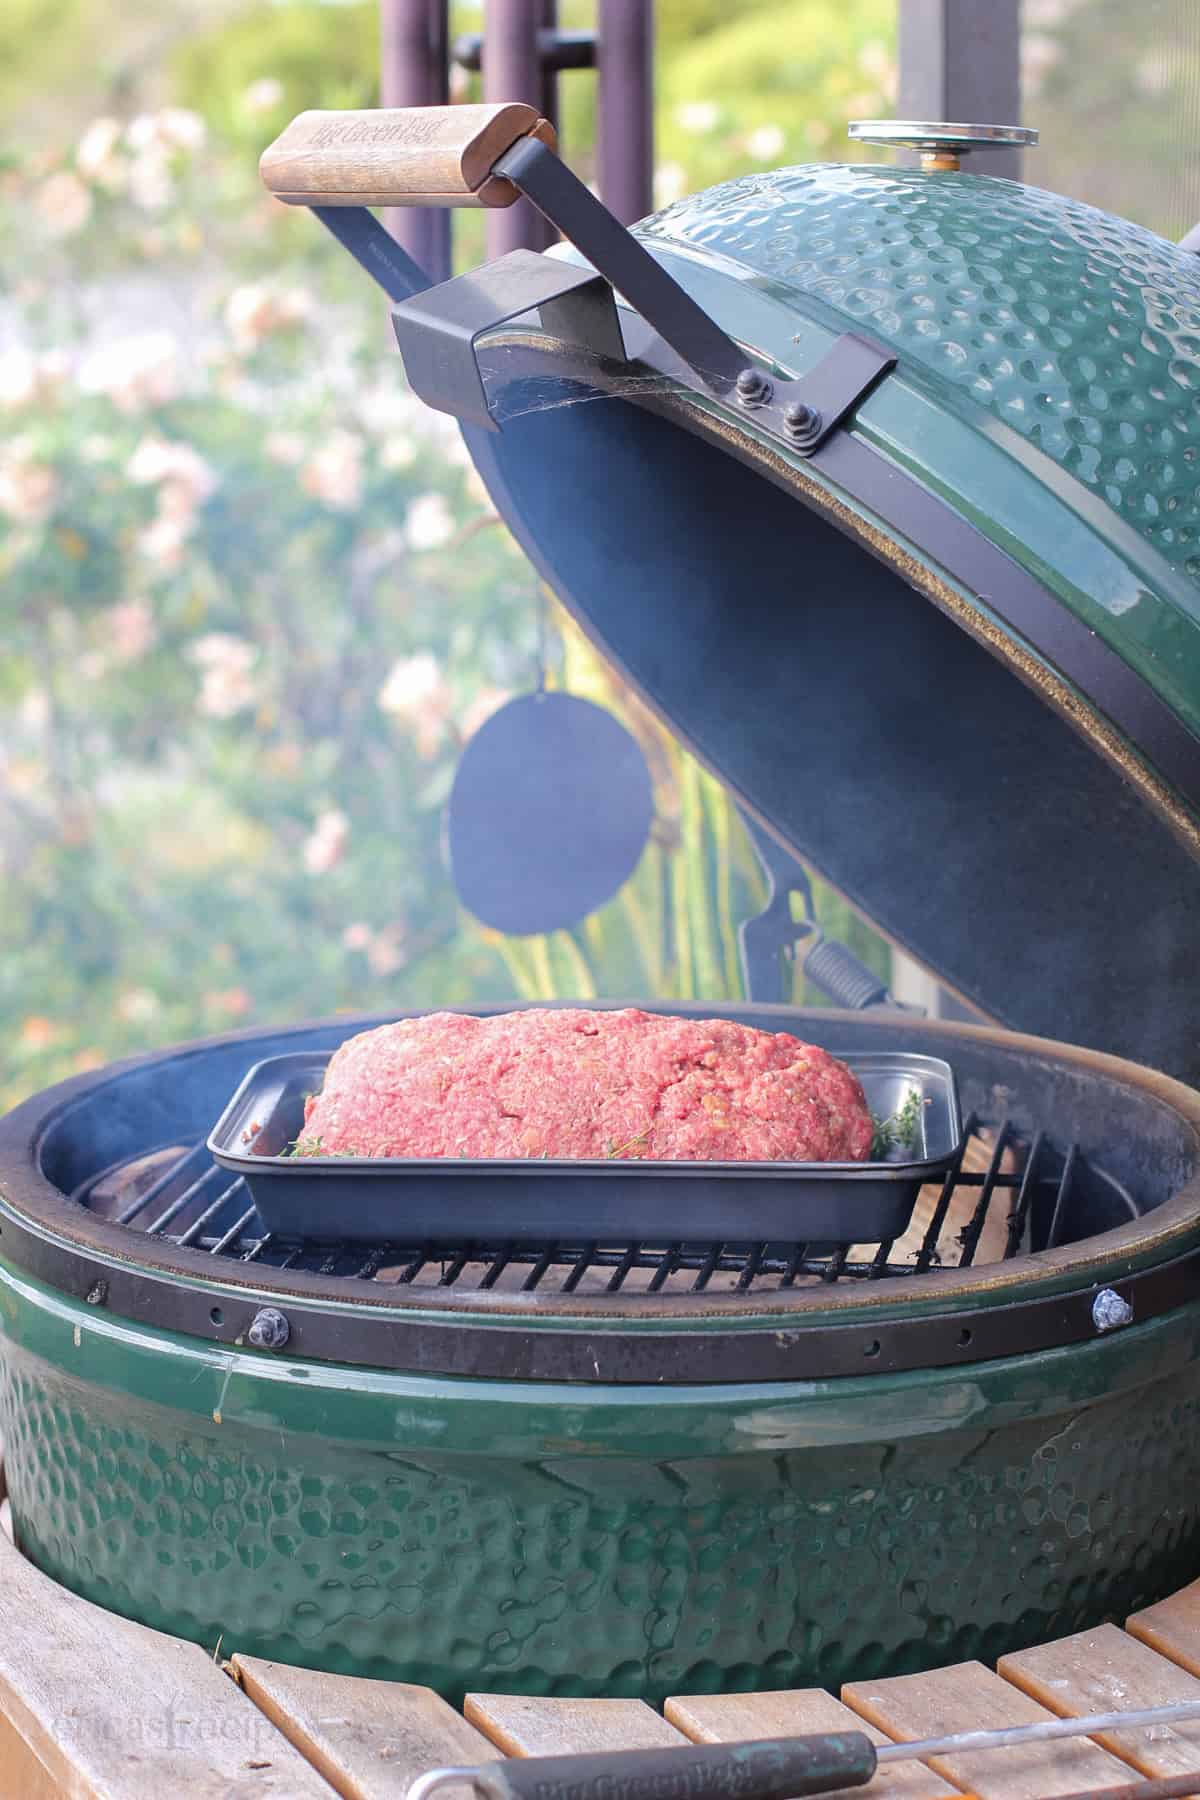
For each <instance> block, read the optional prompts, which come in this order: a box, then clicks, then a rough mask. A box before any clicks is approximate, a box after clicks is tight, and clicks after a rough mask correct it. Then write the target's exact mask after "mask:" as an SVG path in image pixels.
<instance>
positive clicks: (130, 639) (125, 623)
mask: <svg viewBox="0 0 1200 1800" xmlns="http://www.w3.org/2000/svg"><path fill="white" fill-rule="evenodd" d="M100 618H101V621H102V623H103V625H104V629H105V632H106V635H107V640H108V642H107V648H108V650H109V652H110V653H111V655H112V656H113V657H114V659H115V660H116V661H117V662H119V663H129V662H136V661H137V660H138V658H139V657H141V656H145V654H146V652H147V650H149V649H150V648H151V646H152V645H153V643H154V640H155V637H156V636H157V633H156V631H155V629H154V614H153V612H152V611H151V609H150V607H149V606H148V605H147V603H146V601H145V600H121V601H119V602H118V603H117V605H116V606H110V607H108V608H107V610H106V611H105V612H102V613H101V615H100Z"/></svg>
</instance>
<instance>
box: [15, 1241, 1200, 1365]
mask: <svg viewBox="0 0 1200 1800" xmlns="http://www.w3.org/2000/svg"><path fill="white" fill-rule="evenodd" d="M0 1246H2V1247H3V1254H4V1259H5V1261H6V1262H8V1263H9V1264H11V1265H12V1266H14V1267H15V1268H17V1269H20V1270H23V1271H24V1272H26V1273H27V1274H29V1275H31V1276H33V1277H34V1279H35V1280H38V1281H42V1282H45V1283H46V1284H47V1285H48V1286H51V1287H53V1288H55V1289H56V1290H58V1291H59V1292H61V1293H63V1294H66V1295H67V1296H68V1297H70V1298H73V1299H75V1300H77V1301H80V1302H86V1303H87V1304H89V1305H91V1306H93V1307H95V1308H96V1310H97V1313H98V1314H101V1313H109V1312H110V1313H113V1314H116V1315H117V1316H118V1317H120V1318H122V1319H126V1320H133V1321H136V1322H138V1323H141V1324H145V1325H149V1326H154V1327H158V1328H160V1329H164V1330H170V1331H176V1332H184V1333H186V1334H187V1335H189V1336H192V1337H195V1338H199V1339H202V1340H206V1341H208V1342H210V1343H212V1344H213V1345H214V1346H217V1345H219V1346H222V1347H224V1348H243V1347H246V1346H248V1345H249V1344H251V1343H252V1342H253V1339H252V1338H251V1336H250V1333H251V1327H252V1326H253V1324H254V1321H255V1318H256V1316H257V1315H258V1314H259V1312H260V1309H261V1308H262V1306H263V1304H264V1302H265V1301H266V1300H267V1298H268V1295H267V1294H266V1293H264V1294H262V1295H255V1294H254V1293H253V1292H249V1293H247V1292H246V1291H245V1290H242V1291H240V1292H235V1293H230V1292H229V1291H228V1290H222V1289H221V1288H220V1287H218V1286H217V1285H215V1284H214V1285H212V1286H206V1285H200V1284H195V1285H191V1286H186V1285H182V1284H180V1283H179V1282H178V1281H176V1280H173V1279H171V1278H170V1277H169V1276H164V1275H160V1274H155V1273H152V1272H151V1271H149V1270H147V1269H146V1268H144V1267H142V1266H134V1265H123V1264H119V1263H114V1262H111V1261H100V1260H98V1259H96V1258H95V1257H93V1256H89V1255H81V1254H80V1253H79V1252H78V1251H77V1250H75V1249H71V1248H69V1247H67V1246H66V1245H64V1244H62V1243H61V1242H58V1241H56V1240H54V1239H51V1238H48V1237H46V1236H45V1235H44V1234H42V1233H41V1232H38V1231H36V1230H33V1229H31V1228H30V1227H29V1226H28V1224H27V1223H26V1222H24V1221H23V1220H22V1219H21V1218H20V1217H19V1216H18V1215H16V1214H14V1213H13V1212H12V1211H10V1210H9V1209H7V1208H0ZM676 1253H677V1254H682V1253H683V1247H682V1246H679V1247H678V1248H677V1251H676ZM377 1254H379V1255H380V1256H381V1258H382V1257H383V1256H386V1254H387V1248H386V1247H381V1250H380V1252H378V1253H377ZM331 1256H336V1251H333V1250H331ZM632 1261H633V1255H632V1254H629V1262H630V1265H631V1266H632ZM272 1272H273V1271H270V1270H268V1269H264V1270H263V1275H264V1277H265V1278H266V1279H265V1281H264V1286H266V1285H267V1283H269V1279H270V1274H271V1273H272ZM213 1273H214V1275H216V1274H217V1270H215V1269H214V1271H213ZM1099 1291H1100V1290H1098V1289H1097V1288H1096V1287H1094V1286H1088V1287H1085V1288H1081V1289H1078V1290H1076V1291H1075V1292H1072V1293H1065V1294H1055V1295H1050V1296H1048V1297H1045V1296H1044V1297H1042V1298H1038V1299H1033V1300H1027V1301H1023V1302H1018V1303H1016V1304H1013V1305H1007V1306H992V1307H984V1308H977V1309H972V1310H971V1311H964V1312H947V1313H938V1314H936V1315H933V1316H926V1315H914V1314H910V1315H908V1316H901V1317H893V1318H887V1319H880V1320H871V1321H865V1320H861V1319H860V1320H858V1321H856V1322H854V1323H851V1324H844V1325H842V1324H839V1325H816V1326H803V1325H793V1324H791V1323H787V1322H784V1321H781V1320H778V1319H776V1320H775V1321H774V1322H773V1323H772V1325H771V1327H770V1329H767V1330H763V1329H754V1328H751V1327H741V1326H738V1325H735V1324H734V1323H733V1322H732V1321H728V1320H727V1321H725V1322H724V1323H722V1324H718V1323H717V1322H716V1321H710V1322H709V1324H708V1326H707V1328H701V1329H694V1330H678V1331H672V1332H670V1333H662V1332H658V1331H654V1330H638V1329H637V1327H636V1326H631V1325H630V1323H629V1321H628V1320H627V1319H624V1320H622V1321H620V1323H619V1324H614V1325H613V1326H612V1327H606V1326H605V1325H604V1324H603V1323H602V1322H601V1321H599V1320H596V1319H588V1320H586V1321H581V1322H580V1325H579V1327H578V1328H577V1329H562V1330H556V1329H547V1328H544V1327H543V1328H539V1329H537V1330H530V1328H529V1325H528V1324H527V1323H525V1322H523V1321H520V1320H517V1319H514V1318H512V1317H509V1318H507V1319H503V1320H501V1319H498V1320H497V1321H496V1322H495V1323H491V1322H483V1321H481V1320H480V1319H479V1318H477V1317H470V1318H468V1317H464V1316H462V1315H461V1314H460V1315H448V1314H446V1313H442V1314H441V1315H440V1316H430V1315H428V1314H425V1315H420V1314H418V1315H417V1316H415V1317H413V1316H407V1317H406V1316H401V1315H398V1314H397V1313H396V1312H395V1311H387V1310H384V1307H383V1306H379V1305H376V1306H361V1305H360V1306H353V1307H348V1308H345V1309H338V1310H334V1309H331V1308H325V1307H317V1306H312V1305H309V1304H305V1303H304V1302H303V1301H302V1300H297V1301H289V1300H286V1299H281V1298H280V1296H279V1295H278V1292H277V1291H275V1292H272V1293H270V1295H269V1298H270V1302H271V1305H272V1307H273V1308H279V1307H286V1313H285V1315H284V1316H285V1318H286V1321H287V1334H286V1337H285V1340H284V1343H285V1345H286V1354H287V1356H288V1358H289V1359H295V1358H299V1359H302V1360H311V1361H315V1362H338V1363H348V1364H354V1365H358V1366H362V1367H370V1368H379V1369H396V1370H403V1371H405V1372H407V1373H410V1374H414V1375H444V1376H464V1377H465V1376H469V1377H472V1378H474V1379H479V1378H480V1373H481V1371H486V1377H487V1378H488V1379H493V1380H515V1381H587V1382H601V1383H614V1384H626V1383H629V1384H635V1383H668V1382H669V1383H672V1384H689V1385H697V1384H701V1385H702V1384H707V1383H730V1382H760V1381H805V1380H819V1379H829V1378H833V1377H839V1376H853V1375H871V1374H878V1373H882V1372H889V1371H890V1372H897V1371H903V1370H907V1369H938V1368H954V1367H964V1366H967V1365H970V1364H974V1363H980V1362H987V1361H990V1360H993V1359H995V1358H998V1357H1007V1356H1018V1355H1027V1354H1028V1353H1029V1352H1030V1351H1034V1350H1049V1349H1056V1348H1059V1347H1061V1346H1063V1345H1067V1344H1084V1343H1088V1342H1091V1341H1094V1340H1096V1339H1097V1338H1099V1337H1100V1336H1101V1335H1103V1332H1104V1330H1105V1327H1102V1326H1101V1325H1099V1324H1098V1323H1097V1316H1096V1299H1097V1294H1098V1292H1099ZM1105 1291H1106V1292H1115V1293H1116V1294H1117V1295H1118V1296H1119V1298H1120V1300H1122V1301H1124V1302H1125V1303H1126V1305H1127V1306H1129V1307H1130V1308H1131V1309H1132V1311H1131V1319H1130V1321H1129V1322H1130V1325H1137V1324H1146V1323H1147V1322H1149V1321H1150V1320H1152V1319H1155V1318H1157V1317H1159V1316H1160V1315H1162V1314H1164V1313H1167V1312H1171V1311H1174V1309H1175V1308H1176V1307H1179V1306H1183V1305H1186V1304H1187V1303H1189V1302H1193V1301H1195V1300H1196V1299H1197V1298H1200V1250H1193V1251H1191V1252H1189V1253H1188V1254H1186V1255H1184V1256H1182V1257H1179V1258H1177V1259H1175V1260H1174V1261H1172V1262H1169V1263H1165V1264H1160V1265H1158V1266H1157V1267H1154V1268H1150V1269H1146V1270H1143V1271H1140V1272H1138V1273H1136V1274H1132V1275H1130V1276H1128V1277H1126V1278H1124V1279H1121V1280H1119V1281H1117V1282H1116V1283H1115V1284H1114V1287H1113V1288H1112V1289H1109V1290H1105ZM386 1293H387V1290H386V1289H384V1290H383V1293H382V1295H379V1298H381V1299H384V1300H386ZM431 1303H432V1304H436V1301H435V1300H434V1296H433V1295H431ZM281 1348H283V1346H281Z"/></svg>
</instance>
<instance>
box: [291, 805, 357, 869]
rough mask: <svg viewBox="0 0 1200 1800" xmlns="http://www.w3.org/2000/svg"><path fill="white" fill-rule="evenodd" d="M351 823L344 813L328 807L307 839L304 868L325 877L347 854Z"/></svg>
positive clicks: (304, 851)
mask: <svg viewBox="0 0 1200 1800" xmlns="http://www.w3.org/2000/svg"><path fill="white" fill-rule="evenodd" d="M349 839H350V821H349V819H348V818H347V817H346V815H345V813H344V812H339V811H338V810H337V808H336V807H328V808H327V809H326V810H325V811H324V812H323V813H321V814H320V815H319V816H318V818H317V822H316V825H315V826H314V828H313V831H312V835H311V836H310V837H308V838H306V839H305V842H304V850H303V852H302V854H303V857H304V866H305V868H306V869H307V870H308V872H309V874H310V875H324V874H326V873H327V872H328V871H329V870H330V869H332V868H335V867H336V865H337V864H338V863H340V862H341V860H342V857H343V856H344V855H345V854H346V845H347V843H348V842H349Z"/></svg>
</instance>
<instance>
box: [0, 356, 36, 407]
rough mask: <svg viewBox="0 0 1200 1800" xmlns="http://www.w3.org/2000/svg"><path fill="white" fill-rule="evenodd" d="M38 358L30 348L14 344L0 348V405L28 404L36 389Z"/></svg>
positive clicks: (19, 405) (34, 395)
mask: <svg viewBox="0 0 1200 1800" xmlns="http://www.w3.org/2000/svg"><path fill="white" fill-rule="evenodd" d="M37 377H38V359H37V357H36V356H34V354H33V352H32V351H31V350H25V349H22V348H21V346H20V345H18V344H14V345H13V346H12V347H11V349H8V350H0V406H4V407H10V408H14V409H15V408H17V407H21V406H28V405H29V403H30V401H31V400H33V399H34V398H35V397H36V395H37V391H38V379H37Z"/></svg>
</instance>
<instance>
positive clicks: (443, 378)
mask: <svg viewBox="0 0 1200 1800" xmlns="http://www.w3.org/2000/svg"><path fill="white" fill-rule="evenodd" d="M531 312H537V313H539V314H540V316H541V320H542V323H543V325H544V326H545V328H546V330H547V331H550V332H553V333H554V334H555V335H556V336H561V337H564V338H566V339H567V340H568V341H569V342H571V343H573V344H578V345H579V346H580V348H581V349H586V350H588V351H589V352H590V353H591V354H592V355H595V356H600V357H604V358H606V359H609V360H613V361H617V362H624V361H625V354H626V353H625V342H624V339H623V337H622V335H621V325H620V320H619V319H618V317H617V308H616V304H615V302H614V300H613V292H612V288H611V287H610V286H609V284H608V282H607V281H605V280H604V278H603V276H600V275H597V274H596V273H595V271H594V270H592V269H576V268H572V266H571V265H570V263H564V262H560V261H559V260H558V259H557V258H556V257H551V256H540V255H539V254H538V253H537V251H536V250H511V251H510V252H509V254H508V255H507V256H501V257H498V258H497V259H496V261H495V262H490V263H487V264H485V265H484V267H483V268H481V269H474V270H472V272H471V273H470V274H469V275H456V276H455V277H454V278H453V280H451V281H444V282H442V283H441V285H440V286H439V287H434V288H427V289H426V291H425V292H424V293H423V294H417V295H415V296H414V297H413V298H412V299H410V300H406V301H404V302H403V304H402V305H400V306H397V307H395V308H394V309H393V312H392V324H393V326H394V329H395V332H396V342H397V343H398V344H399V346H400V354H401V355H402V356H403V358H404V367H405V370H406V372H407V374H408V379H409V382H410V383H411V385H412V389H413V392H414V393H415V394H417V395H419V397H420V398H421V399H422V400H424V401H425V403H426V405H428V406H432V407H434V408H435V409H436V410H437V411H438V412H448V413H453V415H454V417H455V418H456V419H461V420H462V421H463V423H464V424H469V425H480V426H483V427H484V429H485V430H489V431H496V430H498V429H499V427H498V426H497V424H496V421H495V419H494V418H493V416H492V414H491V411H490V409H489V406H488V397H487V389H486V387H485V386H484V380H483V374H482V371H481V370H480V367H479V359H478V356H477V354H476V342H477V340H478V338H479V337H480V336H481V335H482V333H483V332H485V331H489V330H493V329H494V328H495V327H496V326H498V325H504V324H507V323H508V321H509V320H511V319H516V318H520V317H521V316H522V315H524V314H526V313H531Z"/></svg>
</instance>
